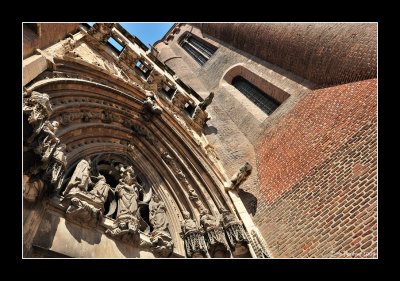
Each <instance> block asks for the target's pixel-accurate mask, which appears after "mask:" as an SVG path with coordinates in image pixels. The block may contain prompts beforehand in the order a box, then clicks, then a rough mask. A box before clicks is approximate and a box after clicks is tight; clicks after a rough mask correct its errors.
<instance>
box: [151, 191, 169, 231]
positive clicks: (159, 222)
mask: <svg viewBox="0 0 400 281" xmlns="http://www.w3.org/2000/svg"><path fill="white" fill-rule="evenodd" d="M149 209H150V215H149V218H150V223H151V225H152V226H153V228H154V230H157V231H167V230H168V221H167V215H166V213H165V212H166V207H165V204H164V202H162V201H161V200H160V198H159V197H158V195H157V194H154V195H153V197H152V199H151V201H150V203H149Z"/></svg>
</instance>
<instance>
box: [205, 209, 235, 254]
mask: <svg viewBox="0 0 400 281" xmlns="http://www.w3.org/2000/svg"><path fill="white" fill-rule="evenodd" d="M200 222H201V225H202V226H203V229H204V230H205V234H204V238H205V242H206V245H207V248H208V252H209V254H210V256H211V257H213V258H228V257H229V256H230V252H229V245H228V242H227V241H226V239H225V232H224V229H223V227H222V226H221V224H220V221H219V220H218V219H217V218H215V217H214V216H213V215H211V214H210V212H209V211H208V210H204V211H203V212H202V216H201V218H200Z"/></svg>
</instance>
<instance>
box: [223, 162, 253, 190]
mask: <svg viewBox="0 0 400 281" xmlns="http://www.w3.org/2000/svg"><path fill="white" fill-rule="evenodd" d="M251 170H252V167H251V165H250V163H248V162H246V163H245V164H244V165H243V166H242V167H240V169H239V172H237V173H236V174H235V175H234V176H233V177H232V179H231V185H230V186H229V187H228V189H230V190H236V191H237V190H238V189H239V186H240V185H241V184H242V183H243V182H244V181H245V180H246V179H247V178H248V177H249V176H250V174H251Z"/></svg>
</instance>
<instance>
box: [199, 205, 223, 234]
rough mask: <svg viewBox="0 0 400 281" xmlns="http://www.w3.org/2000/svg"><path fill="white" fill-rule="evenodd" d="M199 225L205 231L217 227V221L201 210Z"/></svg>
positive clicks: (207, 212)
mask: <svg viewBox="0 0 400 281" xmlns="http://www.w3.org/2000/svg"><path fill="white" fill-rule="evenodd" d="M200 223H201V225H202V226H203V228H204V229H205V230H206V231H207V230H209V229H211V228H215V227H218V226H219V221H218V219H217V218H215V217H214V216H213V215H211V214H210V211H209V210H207V209H205V210H203V212H202V215H201V218H200Z"/></svg>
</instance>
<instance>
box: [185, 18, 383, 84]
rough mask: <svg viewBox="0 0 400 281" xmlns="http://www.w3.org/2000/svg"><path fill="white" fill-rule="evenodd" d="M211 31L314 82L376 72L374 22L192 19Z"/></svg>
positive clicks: (338, 80)
mask: <svg viewBox="0 0 400 281" xmlns="http://www.w3.org/2000/svg"><path fill="white" fill-rule="evenodd" d="M192 25H194V26H197V27H199V28H200V29H201V30H202V31H203V33H204V34H208V35H211V36H212V37H215V38H217V39H219V40H221V41H222V42H225V43H226V44H228V45H232V46H234V47H236V48H238V49H240V50H243V51H245V52H247V53H249V54H252V55H255V56H257V57H259V58H260V59H263V60H266V61H268V62H270V63H273V64H276V65H278V66H280V67H282V68H284V69H286V70H288V71H291V72H293V73H295V74H297V75H299V76H301V77H303V78H306V79H308V80H310V81H312V82H314V83H316V84H319V85H324V86H328V85H337V84H344V83H349V82H353V81H359V80H364V79H370V78H375V77H376V44H377V36H376V34H377V25H376V24H373V23H371V24H368V23H367V24H348V23H335V24H310V23H304V24H299V23H297V24H288V23H282V24H281V23H275V24H262V23H234V24H233V23H198V24H192Z"/></svg>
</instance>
